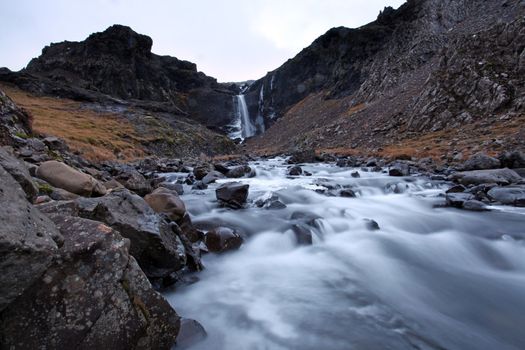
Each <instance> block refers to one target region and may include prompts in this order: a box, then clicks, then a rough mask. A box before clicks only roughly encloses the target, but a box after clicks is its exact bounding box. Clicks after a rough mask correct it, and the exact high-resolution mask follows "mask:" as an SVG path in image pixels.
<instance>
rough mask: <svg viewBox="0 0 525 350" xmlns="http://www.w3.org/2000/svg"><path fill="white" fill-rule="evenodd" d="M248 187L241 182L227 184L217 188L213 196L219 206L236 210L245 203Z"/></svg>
mask: <svg viewBox="0 0 525 350" xmlns="http://www.w3.org/2000/svg"><path fill="white" fill-rule="evenodd" d="M249 187H250V186H249V185H246V184H243V183H241V182H227V183H224V184H222V185H220V186H219V187H217V189H216V190H215V195H216V197H217V200H218V201H219V202H220V203H221V204H224V205H226V206H229V207H231V208H234V209H238V208H242V206H243V205H244V204H245V203H246V200H247V199H248V188H249Z"/></svg>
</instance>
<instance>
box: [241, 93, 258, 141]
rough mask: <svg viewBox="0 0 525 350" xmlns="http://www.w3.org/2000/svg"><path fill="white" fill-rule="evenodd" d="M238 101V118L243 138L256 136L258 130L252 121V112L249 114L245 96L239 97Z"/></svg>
mask: <svg viewBox="0 0 525 350" xmlns="http://www.w3.org/2000/svg"><path fill="white" fill-rule="evenodd" d="M236 99H237V103H236V109H237V116H238V118H239V120H240V121H241V136H242V137H243V138H247V137H251V136H253V135H255V132H256V128H255V125H253V123H252V120H251V119H250V112H248V106H247V105H246V100H245V99H244V95H242V94H241V95H237V96H236Z"/></svg>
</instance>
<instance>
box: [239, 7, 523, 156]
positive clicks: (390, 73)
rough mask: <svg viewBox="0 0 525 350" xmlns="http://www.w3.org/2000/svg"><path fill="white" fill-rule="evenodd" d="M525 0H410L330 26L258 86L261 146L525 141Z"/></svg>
mask: <svg viewBox="0 0 525 350" xmlns="http://www.w3.org/2000/svg"><path fill="white" fill-rule="evenodd" d="M524 6H525V5H524V3H523V1H519V0H508V1H502V0H487V1H483V2H480V1H474V0H460V1H449V0H440V1H430V0H410V1H408V2H407V3H406V4H404V5H403V6H401V7H400V8H399V9H398V10H393V9H391V8H386V9H385V10H384V11H383V12H382V13H381V14H380V15H379V16H378V18H377V20H376V21H375V22H372V23H370V24H368V25H366V26H363V27H361V28H358V29H348V28H342V27H341V28H334V29H331V30H330V31H328V32H327V33H326V34H324V35H323V36H321V37H319V38H318V39H317V40H316V41H314V43H312V45H311V46H309V47H307V48H305V49H304V50H303V51H301V52H300V53H299V54H298V55H297V56H296V57H294V58H293V59H291V60H289V61H287V62H286V63H285V64H284V65H283V66H281V67H279V68H278V69H276V70H275V71H273V72H270V73H269V74H268V75H266V76H265V77H264V78H262V79H260V80H258V81H256V82H255V83H254V84H253V85H252V86H251V88H250V90H249V92H248V93H247V96H246V100H247V103H248V104H249V109H250V112H251V115H255V114H256V115H263V116H264V119H265V122H266V125H267V127H269V130H268V131H267V132H266V133H265V134H264V135H263V136H262V137H259V138H258V139H255V140H252V141H251V145H252V147H254V148H257V149H261V148H262V149H270V150H274V151H275V150H283V149H291V148H297V147H299V148H332V149H334V148H339V149H342V150H345V149H346V150H349V149H351V148H357V149H366V150H373V151H379V152H381V151H383V150H384V151H385V152H386V151H388V150H390V151H392V152H405V151H412V152H414V151H423V150H424V148H425V147H426V148H429V149H428V150H427V151H431V150H432V151H435V152H434V153H435V154H436V155H437V154H440V155H446V153H447V152H449V151H450V152H453V151H455V150H456V149H459V148H461V149H464V148H467V149H470V150H472V151H475V148H476V146H478V147H479V146H483V147H485V148H492V147H494V148H501V147H506V148H512V147H515V146H516V145H518V144H519V145H521V146H523V140H524V137H523V135H524V132H525V131H524V130H523V119H524V113H523V111H524V103H523V100H524V96H525V90H524V88H523V87H524V86H523V85H524V78H523V77H524V75H523V61H524V59H523V57H524V55H525V53H524V51H523V49H524V44H523V43H524V42H525V40H524V20H523V14H524V13H525V7H524ZM465 125H469V127H468V128H465V127H464V126H465ZM484 141H486V142H487V144H484V145H479V143H482V142H484ZM476 144H478V145H476ZM410 148H412V149H410ZM414 148H415V149H414ZM420 153H421V152H420ZM427 153H428V152H427Z"/></svg>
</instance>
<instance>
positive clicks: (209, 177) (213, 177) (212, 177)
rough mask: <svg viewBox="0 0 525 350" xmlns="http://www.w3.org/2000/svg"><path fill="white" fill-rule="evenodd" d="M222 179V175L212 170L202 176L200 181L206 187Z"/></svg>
mask: <svg viewBox="0 0 525 350" xmlns="http://www.w3.org/2000/svg"><path fill="white" fill-rule="evenodd" d="M224 178H225V176H224V175H222V174H221V173H220V172H218V171H216V170H213V171H210V172H209V173H207V174H206V176H204V177H203V178H202V180H201V181H202V183H204V184H206V185H208V184H211V183H214V182H215V181H217V180H219V179H224Z"/></svg>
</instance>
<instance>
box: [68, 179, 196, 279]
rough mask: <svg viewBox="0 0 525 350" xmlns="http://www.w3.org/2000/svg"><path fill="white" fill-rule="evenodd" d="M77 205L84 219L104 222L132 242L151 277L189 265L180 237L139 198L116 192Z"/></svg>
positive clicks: (134, 195) (132, 249)
mask: <svg viewBox="0 0 525 350" xmlns="http://www.w3.org/2000/svg"><path fill="white" fill-rule="evenodd" d="M76 202H77V203H78V206H79V215H80V216H81V217H84V218H87V219H92V220H97V221H101V222H104V223H106V224H107V225H109V226H111V227H112V228H114V229H115V230H117V231H119V232H120V233H121V234H122V236H124V237H126V238H128V239H129V240H130V241H131V248H130V252H131V255H133V256H134V257H135V259H137V261H138V263H139V265H140V267H141V268H142V270H143V271H144V272H145V273H146V275H147V276H148V277H149V278H152V279H157V278H160V279H162V278H166V277H168V276H169V275H170V274H171V273H173V272H175V271H178V270H180V269H181V268H182V267H184V265H185V264H186V255H185V251H184V247H183V245H182V242H181V241H180V238H179V237H178V236H177V235H176V234H175V233H174V232H173V230H172V229H171V226H170V225H169V224H168V222H167V221H166V220H164V219H163V218H161V217H160V216H159V215H158V214H157V213H155V211H153V209H152V208H151V207H150V206H149V205H148V203H146V201H145V200H144V199H143V198H141V197H140V196H139V195H137V194H134V193H131V192H130V191H129V190H127V189H116V190H114V191H112V192H111V193H109V194H108V195H106V196H104V197H100V198H80V199H78V200H77V201H76Z"/></svg>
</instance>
